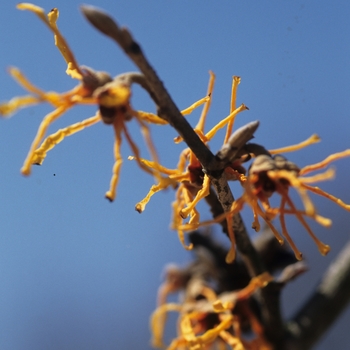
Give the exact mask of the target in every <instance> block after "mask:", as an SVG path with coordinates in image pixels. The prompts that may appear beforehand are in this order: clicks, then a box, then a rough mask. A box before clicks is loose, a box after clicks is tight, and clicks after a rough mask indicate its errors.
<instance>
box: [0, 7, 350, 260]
mask: <svg viewBox="0 0 350 350" xmlns="http://www.w3.org/2000/svg"><path fill="white" fill-rule="evenodd" d="M17 7H18V8H19V9H21V10H29V11H31V12H33V13H34V14H35V15H37V16H38V17H39V18H40V20H42V21H43V22H44V24H45V25H46V26H47V27H48V28H49V29H50V30H51V31H52V32H53V34H54V38H55V45H56V46H57V48H58V49H59V51H60V53H61V54H62V56H63V58H64V60H65V62H66V63H67V70H66V73H67V74H68V75H69V76H71V77H72V78H74V79H77V80H78V81H79V84H78V85H77V86H76V87H74V88H73V89H72V90H70V91H67V92H64V93H57V92H45V91H43V90H41V89H39V88H38V87H36V86H34V85H33V84H32V83H31V82H29V81H28V79H27V78H26V77H25V76H24V75H23V74H22V73H21V72H20V71H19V70H18V69H17V68H10V70H9V72H10V74H11V75H12V76H13V78H14V79H15V80H17V82H18V83H19V84H20V85H22V86H23V88H24V89H26V90H27V91H28V92H29V93H30V95H27V96H22V97H15V98H13V99H11V100H10V101H8V102H5V103H2V104H0V115H2V116H9V115H11V114H12V113H14V112H15V111H16V110H17V109H19V108H22V107H27V106H30V105H35V104H38V103H43V102H47V103H49V104H51V105H52V106H53V108H54V109H53V111H52V112H50V113H49V114H47V115H46V116H45V117H44V119H43V121H42V122H41V124H40V125H39V128H38V131H37V134H36V136H35V138H34V140H33V142H32V145H31V147H30V150H29V152H28V155H27V157H26V159H25V161H24V164H23V167H22V169H21V172H22V174H24V175H29V174H30V172H31V166H32V164H42V163H43V161H44V159H45V157H46V155H47V152H48V151H50V150H51V149H52V148H53V147H54V146H55V145H57V144H58V143H60V142H61V141H62V140H63V139H64V138H65V137H68V136H71V135H73V134H75V133H77V132H79V131H81V130H83V129H84V128H86V127H89V126H91V125H94V124H96V123H98V122H99V121H102V122H104V123H105V124H108V125H112V126H113V128H114V131H115V143H114V155H115V163H114V166H113V171H112V178H111V181H110V186H109V190H108V191H107V192H106V198H108V199H109V200H110V201H113V200H114V199H115V196H116V188H117V185H118V179H119V174H120V169H121V165H122V162H123V159H122V156H121V152H120V147H121V143H122V137H125V139H126V141H127V143H128V144H129V146H130V148H131V151H132V154H133V156H130V157H129V158H130V159H135V160H136V161H137V163H138V165H139V167H140V168H141V169H142V170H143V171H145V172H147V173H149V174H151V175H152V176H153V177H154V178H155V182H156V183H155V185H153V186H152V187H151V189H150V191H149V193H148V194H147V195H146V197H145V198H144V199H143V200H141V201H140V202H139V203H137V204H136V210H137V211H138V212H140V213H141V212H143V211H144V210H145V207H146V205H147V203H148V202H149V200H150V199H151V197H152V195H154V194H155V193H156V192H158V191H161V190H164V189H166V188H167V187H169V186H171V187H174V188H176V195H175V201H174V202H173V204H172V208H173V209H172V211H173V218H172V224H171V227H172V228H173V229H175V230H177V232H178V236H179V238H180V241H181V243H182V244H183V246H184V247H185V248H186V249H191V245H189V246H188V245H186V243H185V238H184V235H185V232H186V231H190V230H195V229H197V228H198V227H200V226H203V225H208V224H211V223H213V222H221V221H223V220H224V221H226V222H227V231H228V236H229V239H230V241H231V249H230V251H229V254H228V256H227V261H228V262H232V261H233V260H234V258H235V233H234V231H233V216H234V215H235V214H236V213H238V212H239V211H240V210H241V209H242V208H243V206H244V204H248V205H249V206H250V207H251V208H252V210H253V214H254V222H253V228H254V229H255V230H257V231H258V230H259V228H260V224H259V220H258V218H259V217H261V218H262V219H263V220H264V221H265V222H266V224H267V225H268V226H269V227H270V228H271V230H272V231H273V232H274V233H275V236H276V238H277V239H278V241H279V242H280V243H283V238H282V236H281V235H280V234H279V233H278V231H277V229H276V228H275V227H274V225H273V224H272V220H273V219H274V218H276V217H279V220H280V224H281V230H282V235H283V236H284V237H285V239H286V240H287V241H288V243H289V244H290V246H291V247H292V249H293V250H294V252H295V254H296V256H297V258H298V259H301V258H302V254H301V252H300V251H299V250H298V249H297V247H296V246H295V244H294V242H293V240H292V239H291V237H290V235H289V233H288V231H287V228H286V224H285V215H286V214H291V215H295V216H296V218H297V219H298V220H299V221H300V222H301V224H302V225H303V226H304V227H305V229H306V230H307V232H308V233H309V234H310V235H311V237H312V238H313V240H314V241H315V242H316V244H317V246H318V248H319V250H320V252H321V253H322V254H326V253H327V252H328V251H329V249H330V248H329V246H328V245H326V244H324V243H322V242H320V241H319V240H318V239H317V237H316V236H315V234H314V233H313V232H312V230H311V229H310V227H309V226H308V224H307V222H306V220H305V218H307V217H309V218H311V219H314V220H315V221H317V222H318V223H320V224H321V225H324V226H330V224H331V221H330V220H329V219H327V218H324V217H322V216H320V215H319V214H318V213H317V211H316V209H315V207H314V205H313V204H312V202H311V199H310V198H309V196H308V194H307V192H308V191H309V192H313V193H316V194H319V195H322V196H324V197H326V198H328V199H330V200H332V201H334V202H336V203H337V204H339V205H340V206H342V207H343V208H345V209H346V210H350V207H349V206H348V205H346V204H345V203H343V202H342V201H341V200H340V199H338V198H335V197H334V196H332V195H330V194H328V193H326V192H324V191H322V190H321V189H319V188H318V187H312V186H310V185H309V184H310V183H314V182H319V181H324V180H327V179H330V178H332V177H333V176H334V171H333V170H332V169H330V170H328V171H326V172H324V173H322V174H317V175H315V176H311V177H305V176H304V175H306V174H307V173H309V172H311V171H315V170H319V169H323V168H325V167H326V166H328V165H329V164H330V163H331V162H332V161H334V160H336V159H339V158H343V157H346V156H349V155H350V151H349V150H346V151H344V152H340V153H337V154H335V155H331V156H330V157H328V158H326V159H325V160H324V161H323V162H320V163H317V164H315V165H312V166H308V167H305V168H302V169H300V168H299V167H298V166H297V165H296V164H294V163H291V162H290V161H288V160H287V159H286V158H284V157H283V156H281V155H279V154H280V153H285V152H290V151H294V150H297V149H300V148H302V147H305V146H307V145H310V144H312V143H315V142H318V141H319V138H318V137H317V136H316V135H313V136H312V137H311V138H310V139H308V140H306V141H304V142H302V143H300V144H298V145H294V146H289V147H285V148H282V149H279V150H272V151H267V150H266V149H265V148H264V147H263V146H261V145H258V144H253V143H250V142H249V141H250V140H251V138H252V137H253V134H254V132H255V131H256V129H257V127H258V122H253V123H249V124H247V125H246V126H245V127H243V128H241V129H238V130H236V131H235V132H234V133H233V134H232V129H233V124H234V120H235V117H236V116H237V115H238V114H239V113H240V112H242V111H244V110H246V109H248V108H247V107H246V106H245V105H244V104H241V105H240V106H239V107H236V96H237V88H238V85H239V83H240V78H239V77H236V76H235V77H233V83H232V93H231V104H230V114H229V115H228V116H227V117H226V118H224V119H222V120H220V121H219V122H218V123H217V124H216V125H215V126H214V127H213V128H212V129H211V130H210V131H208V132H205V124H206V119H207V115H208V111H209V108H210V104H211V96H212V93H213V89H214V81H215V76H214V74H213V73H212V72H210V79H209V85H208V91H207V95H206V97H204V98H202V99H200V100H198V101H197V102H196V103H194V104H193V105H192V106H190V107H189V108H187V109H185V110H183V111H182V112H181V113H182V115H186V114H189V113H191V112H192V111H193V110H194V109H195V108H197V107H199V106H201V105H204V108H203V111H202V114H201V116H200V118H199V121H198V123H197V125H196V126H195V127H194V131H195V132H196V133H197V135H198V136H199V138H200V139H201V140H202V142H203V144H204V145H205V146H207V147H209V142H210V140H211V139H212V138H213V137H214V136H215V135H216V133H217V131H218V130H220V129H222V128H224V127H226V133H225V137H224V140H223V146H222V148H221V149H220V150H219V152H217V154H216V160H217V161H218V162H219V163H220V164H222V169H223V172H224V174H225V176H226V178H227V179H228V180H238V181H239V182H240V183H241V185H242V188H243V194H242V196H241V197H239V198H238V199H237V200H236V201H234V203H233V204H232V207H231V210H230V211H229V212H228V213H225V214H223V215H220V216H219V217H216V218H215V219H214V221H209V222H202V221H201V219H200V214H199V211H198V210H197V208H196V206H197V204H198V203H199V201H200V200H202V199H204V198H206V197H207V196H208V195H209V193H210V191H211V180H212V176H213V175H212V174H210V173H207V172H206V170H205V169H203V167H202V164H201V163H200V161H199V160H198V158H197V157H196V155H195V154H194V152H193V151H192V150H191V149H190V148H186V149H184V150H183V151H182V152H181V154H180V158H179V162H178V164H177V167H176V168H174V169H169V168H166V167H164V166H162V165H161V164H160V162H159V160H158V156H157V152H156V147H155V146H154V144H153V141H152V139H151V135H150V130H149V126H148V124H149V123H151V124H157V125H164V124H167V122H166V121H165V120H164V119H162V118H160V117H159V116H157V115H155V114H152V113H147V112H142V111H136V110H134V109H133V108H132V106H131V103H130V99H131V94H132V92H131V88H132V85H133V84H135V83H136V84H139V85H140V86H141V87H142V88H144V89H145V90H146V91H147V92H148V93H149V94H150V96H151V98H152V99H153V100H154V101H155V103H156V104H157V99H156V98H155V96H154V93H153V91H152V90H151V88H150V87H149V85H148V82H147V79H146V78H145V76H144V75H142V74H140V73H123V74H120V75H118V76H116V77H115V78H112V77H111V76H110V75H109V74H108V73H106V72H100V71H95V70H93V69H91V68H88V67H84V66H80V65H78V63H77V60H76V59H75V57H74V55H73V53H72V51H71V50H70V48H69V46H68V44H67V42H66V40H65V38H64V37H63V36H62V34H61V33H60V31H59V29H58V27H57V19H58V15H59V12H58V10H57V9H56V8H55V9H53V10H51V11H50V12H49V13H48V15H47V16H46V15H45V13H44V10H43V9H42V8H40V7H38V6H35V5H32V4H28V3H21V4H19V5H17ZM82 104H88V105H96V106H97V107H98V109H97V112H96V113H95V115H94V116H92V117H90V118H87V119H85V120H83V121H81V122H78V123H75V124H72V125H69V126H67V127H66V128H63V129H60V130H58V131H57V132H55V133H53V134H51V135H49V136H47V137H46V134H47V131H48V129H49V127H50V125H51V124H52V123H53V122H54V121H55V120H57V119H58V118H59V117H60V116H62V115H63V114H64V113H66V112H67V111H68V110H69V109H71V108H72V107H74V106H76V105H82ZM157 107H158V106H157ZM131 119H133V120H136V121H137V123H138V124H139V126H140V129H141V132H142V134H143V136H144V139H145V143H146V145H147V148H148V150H149V153H150V157H151V160H146V159H143V158H141V155H140V151H139V149H138V147H137V145H136V143H135V142H134V141H133V139H132V137H131V135H130V133H129V131H128V128H127V123H126V122H127V121H130V120H131ZM181 141H182V139H181V137H177V138H176V139H175V142H181ZM251 158H253V161H252V163H251V165H250V167H249V170H248V173H247V172H246V169H245V167H244V163H246V162H247V161H249V160H250V159H251ZM290 187H294V188H295V189H296V190H297V192H298V193H299V195H300V196H301V198H302V201H303V204H304V210H299V209H297V208H296V206H295V205H294V203H293V202H292V200H291V199H290V197H289V195H288V190H289V188H290ZM274 193H277V194H279V195H280V196H281V203H280V206H279V207H277V208H273V207H271V206H270V204H269V198H270V197H271V196H272V195H273V194H274Z"/></svg>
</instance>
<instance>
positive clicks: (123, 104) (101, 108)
mask: <svg viewBox="0 0 350 350" xmlns="http://www.w3.org/2000/svg"><path fill="white" fill-rule="evenodd" d="M17 8H18V9H21V10H29V11H31V12H33V13H35V14H36V15H37V16H38V17H39V18H40V19H41V20H42V21H43V22H44V23H45V25H47V27H48V28H49V29H50V30H51V31H52V32H53V33H54V37H55V44H56V46H57V48H58V49H59V51H60V53H61V54H62V56H63V58H64V59H65V61H66V63H67V70H66V73H67V74H68V75H69V76H71V77H72V78H74V79H77V80H78V81H79V84H78V85H77V86H76V87H75V88H73V89H72V90H70V91H68V92H64V93H57V92H45V91H42V90H41V89H39V88H37V87H36V86H34V85H33V84H32V83H30V82H29V81H28V79H27V78H26V77H25V76H24V75H23V74H22V73H21V72H20V71H19V70H18V69H17V68H10V69H9V73H10V74H11V75H12V77H13V78H14V79H15V80H16V81H17V82H18V83H19V84H20V85H22V87H23V88H24V89H26V90H27V91H28V92H30V95H28V96H22V97H15V98H13V99H11V100H10V101H8V102H5V103H1V104H0V115H1V116H9V115H11V114H12V113H14V112H15V111H16V110H17V109H19V108H23V107H27V106H30V105H35V104H39V103H43V102H47V103H49V104H51V105H52V106H53V108H54V110H53V111H52V112H50V113H49V114H47V115H46V116H45V117H44V119H43V121H42V122H41V124H40V126H39V129H38V131H37V134H36V136H35V138H34V140H33V142H32V145H31V147H30V150H29V152H28V155H27V158H26V159H25V161H24V164H23V167H22V169H21V172H22V174H23V175H29V174H30V172H31V166H32V164H42V163H43V161H44V159H45V157H46V154H47V152H48V151H50V150H51V149H52V148H53V147H54V146H55V145H57V144H58V143H60V142H61V141H62V140H63V139H64V138H65V137H67V136H71V135H73V134H75V133H77V132H79V131H81V130H83V129H84V128H86V127H89V126H91V125H94V124H96V123H98V122H100V121H102V122H104V123H105V124H108V125H112V126H113V128H114V131H115V143H114V154H115V163H114V166H113V174H112V178H111V182H110V188H109V190H108V191H107V192H106V198H107V199H109V200H110V201H113V200H114V199H115V196H116V188H117V184H118V179H119V173H120V168H121V165H122V161H123V160H122V156H121V153H120V147H121V142H122V136H123V135H124V136H125V138H126V141H127V142H128V144H129V146H130V148H131V150H132V152H133V154H134V157H135V159H136V160H137V162H138V165H139V166H140V168H141V169H142V170H144V171H145V172H147V173H149V174H151V175H153V176H154V177H155V179H156V181H159V182H163V181H166V180H165V179H164V180H163V178H162V176H161V174H160V171H159V170H158V157H157V153H156V150H155V147H154V145H153V142H152V139H151V136H150V131H149V127H148V125H147V124H148V123H152V124H157V125H164V124H167V122H166V121H165V120H163V119H161V118H159V117H158V116H157V115H155V114H152V113H147V112H142V111H136V110H134V109H133V108H132V106H131V104H130V98H131V86H132V84H134V83H136V84H139V85H140V86H141V87H142V88H144V89H145V90H146V91H147V92H148V93H149V94H151V95H152V92H151V91H150V89H149V86H148V83H147V81H146V79H145V77H144V76H143V75H142V74H140V73H124V74H121V75H118V76H116V77H115V78H112V77H111V76H110V75H109V74H108V73H106V72H98V71H94V70H93V69H91V68H88V67H85V66H79V65H78V63H77V61H76V59H75V57H74V55H73V53H72V51H71V50H70V48H69V46H68V44H67V42H66V40H65V39H64V37H63V36H62V34H61V33H60V31H59V30H58V27H57V24H56V22H57V19H58V15H59V12H58V9H57V8H54V9H52V10H51V11H50V12H49V13H48V15H47V16H46V15H45V12H44V10H43V9H42V8H40V7H38V6H35V5H33V4H28V3H21V4H18V5H17ZM207 100H208V98H207V97H205V98H203V99H201V100H199V101H198V102H197V103H196V104H194V105H193V106H191V107H190V108H189V109H187V110H185V111H184V114H185V113H190V111H191V110H193V109H194V108H196V107H198V106H199V105H200V104H203V103H205V102H206V101H207ZM82 104H88V105H96V106H97V107H98V110H97V112H96V114H95V115H94V116H92V117H90V118H88V119H85V120H83V121H81V122H78V123H75V124H72V125H70V126H68V127H66V128H64V129H60V130H58V131H57V132H55V133H54V134H52V135H50V136H48V137H46V138H45V139H44V137H45V135H46V133H47V130H48V128H49V126H50V125H51V124H52V123H53V122H54V121H55V120H57V119H58V118H59V117H60V116H62V115H63V114H64V113H66V112H67V111H68V110H69V109H70V108H72V107H74V106H76V105H82ZM130 119H135V120H136V121H137V122H138V124H139V125H140V128H141V132H142V134H143V135H144V138H145V142H146V145H147V146H148V149H149V151H150V155H151V158H152V161H153V162H154V164H155V166H154V167H153V169H150V168H149V167H147V166H145V165H144V163H143V162H141V161H140V152H139V149H138V147H137V145H136V143H135V142H134V141H133V139H132V137H131V135H130V133H129V131H128V128H127V125H126V122H127V121H129V120H130Z"/></svg>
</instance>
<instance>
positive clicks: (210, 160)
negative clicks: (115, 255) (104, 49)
mask: <svg viewBox="0 0 350 350" xmlns="http://www.w3.org/2000/svg"><path fill="white" fill-rule="evenodd" d="M81 10H82V12H83V14H84V15H85V17H86V18H87V19H88V21H89V22H90V23H91V24H92V25H93V26H94V27H95V28H97V29H98V30H99V31H101V32H102V33H104V34H105V35H107V36H109V37H110V38H111V39H113V40H114V41H116V42H117V43H118V44H119V45H120V47H121V48H122V49H123V50H124V52H125V53H126V54H127V55H128V57H129V58H130V59H131V60H132V61H133V62H134V63H135V64H136V66H138V68H139V69H140V71H141V72H142V73H143V74H144V76H145V77H146V79H147V81H148V84H149V87H150V89H151V90H152V91H153V94H154V96H155V98H156V101H155V102H156V104H157V105H158V107H159V110H158V114H159V116H160V117H161V118H163V119H165V120H166V121H167V122H168V123H169V124H170V125H171V126H173V127H174V128H175V129H176V131H177V132H178V133H179V135H180V136H181V137H182V138H183V140H184V141H185V142H186V144H187V145H188V147H190V149H191V150H192V151H193V153H194V154H195V155H196V157H197V158H198V160H199V161H200V163H201V164H202V166H203V168H204V171H205V172H206V173H207V174H208V175H209V176H210V178H211V181H212V184H213V186H214V188H215V190H216V192H217V194H218V199H219V202H220V203H221V205H222V208H223V209H224V211H225V212H227V211H229V210H230V208H231V205H232V203H233V202H234V198H233V195H232V192H231V190H230V188H229V186H228V184H227V180H226V178H225V176H224V174H223V170H224V165H223V162H222V161H220V159H219V158H218V157H215V156H214V155H213V153H212V152H211V151H210V150H209V149H208V147H207V146H206V145H205V144H204V143H203V142H202V141H201V140H200V138H199V137H198V135H197V134H196V133H195V132H194V130H193V128H192V127H191V126H190V124H189V123H188V122H187V120H186V119H185V118H184V117H183V116H182V114H181V113H180V111H179V109H178V108H177V106H176V105H175V103H174V102H173V100H172V99H171V97H170V95H169V94H168V92H167V90H166V89H165V87H164V85H163V83H162V81H161V80H160V79H159V78H158V76H157V74H156V72H155V71H154V69H153V68H152V66H151V65H150V64H149V62H148V61H147V59H146V58H145V56H144V55H143V52H142V50H141V47H140V45H139V44H138V43H137V42H136V41H135V40H134V39H133V37H132V35H131V33H130V32H129V31H128V30H127V29H126V28H119V27H118V25H117V24H116V23H115V22H114V20H113V19H112V18H111V17H110V16H109V15H108V14H106V13H104V12H102V11H100V10H98V9H97V8H95V7H92V6H82V7H81ZM234 230H235V231H234V232H235V236H236V242H237V248H238V250H239V251H240V253H241V254H242V257H243V259H244V262H245V263H246V264H247V267H248V270H249V272H250V274H251V276H252V277H255V276H257V275H259V274H261V273H263V272H264V271H265V270H266V269H265V267H264V265H263V264H262V262H261V259H260V258H259V256H258V254H257V252H256V250H255V249H254V247H253V245H252V243H251V241H250V238H249V236H248V233H247V231H246V228H245V226H244V223H243V221H242V218H241V216H240V215H239V214H237V215H236V216H235V217H234ZM271 288H274V284H273V283H271V284H270V285H269V286H267V288H265V289H264V291H263V292H262V293H261V301H262V309H263V316H264V321H265V322H264V323H265V329H266V330H267V336H268V337H269V338H270V341H272V342H275V343H277V344H279V340H278V339H279V338H280V334H281V330H282V329H283V327H282V321H281V317H280V312H279V300H276V295H277V294H276V293H272V294H271V293H268V292H267V291H268V290H270V289H271ZM270 296H271V297H272V298H271V297H270ZM278 298H279V293H278ZM275 339H277V341H275Z"/></svg>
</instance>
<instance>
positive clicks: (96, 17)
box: [80, 5, 118, 36]
mask: <svg viewBox="0 0 350 350" xmlns="http://www.w3.org/2000/svg"><path fill="white" fill-rule="evenodd" d="M80 10H81V12H82V13H83V15H84V16H85V18H86V19H87V20H88V21H89V22H90V23H91V24H92V25H93V26H94V27H95V28H96V29H98V30H99V31H101V32H102V33H104V34H106V35H108V36H110V35H111V29H112V28H113V29H115V28H118V26H117V24H116V23H115V21H114V20H113V19H112V17H111V16H109V15H108V14H107V13H106V12H104V11H103V10H101V9H99V8H97V7H95V6H91V5H82V6H80Z"/></svg>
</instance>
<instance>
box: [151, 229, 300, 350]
mask: <svg viewBox="0 0 350 350" xmlns="http://www.w3.org/2000/svg"><path fill="white" fill-rule="evenodd" d="M264 235H265V243H264V245H266V244H267V245H269V246H270V244H271V242H272V243H273V242H276V241H275V240H274V237H273V235H272V234H270V233H269V232H265V233H264ZM189 239H190V241H191V243H192V244H193V246H194V252H195V258H194V260H193V261H192V262H191V263H190V264H189V265H187V266H185V267H179V266H177V265H174V264H172V265H169V266H168V267H167V268H166V271H165V280H164V282H163V284H162V285H161V286H160V288H159V292H158V302H157V304H158V306H157V308H156V310H155V311H154V313H153V315H152V316H151V321H150V327H151V331H152V345H153V346H154V347H155V348H165V344H164V341H163V338H164V330H165V327H166V319H167V314H168V312H170V311H175V312H178V313H179V318H178V334H177V337H176V338H175V339H173V340H172V342H171V343H170V345H169V346H168V347H167V349H168V350H175V349H191V350H199V349H213V348H220V349H221V348H222V349H224V348H225V349H226V348H227V345H228V346H229V348H230V349H231V348H232V349H247V350H254V349H259V350H268V349H272V347H271V345H270V344H269V342H268V341H267V340H266V338H265V335H264V328H263V325H262V323H261V319H260V311H261V310H259V306H258V304H257V302H256V299H255V298H254V293H255V292H257V291H258V290H259V289H261V288H264V287H265V286H266V285H267V284H268V283H269V282H271V281H272V280H273V278H272V276H271V274H270V273H274V272H275V271H276V269H277V268H283V269H284V271H287V270H289V271H293V273H292V274H289V276H288V277H286V275H287V274H285V273H282V274H281V277H278V278H276V280H275V283H278V284H280V286H281V287H282V286H283V285H285V284H286V283H287V282H288V281H290V280H291V279H293V278H295V277H296V276H297V275H299V274H300V273H302V272H304V271H305V265H300V264H301V263H300V262H297V263H296V262H295V261H296V260H295V258H294V256H293V255H292V254H291V253H290V252H288V251H287V250H284V249H283V248H282V247H281V246H279V245H278V243H277V242H276V243H277V244H276V245H275V246H274V248H273V247H272V246H270V248H271V249H270V250H267V249H266V247H265V246H264V245H261V246H260V249H259V248H258V247H257V245H256V247H257V248H258V250H259V253H260V254H261V258H262V259H263V260H264V262H266V266H267V269H268V270H267V271H268V272H265V273H263V274H261V275H259V276H256V277H254V278H250V276H249V274H248V272H247V270H246V269H245V267H244V265H243V264H242V262H241V261H235V263H234V265H231V264H226V263H225V256H226V255H227V251H226V249H225V248H223V247H221V246H220V245H218V244H217V243H216V242H215V241H214V240H213V238H212V237H211V236H210V235H208V234H203V233H200V232H192V233H190V234H189ZM263 251H266V252H267V253H266V254H268V257H267V256H264V253H263ZM269 259H271V260H270V262H268V261H269ZM277 261H279V264H280V265H279V266H278V267H277V264H276V262H277ZM281 261H283V262H284V263H283V264H282V265H281ZM289 267H293V268H289ZM179 292H181V293H182V298H181V299H180V301H179V302H178V303H167V297H168V295H169V294H173V293H179Z"/></svg>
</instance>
